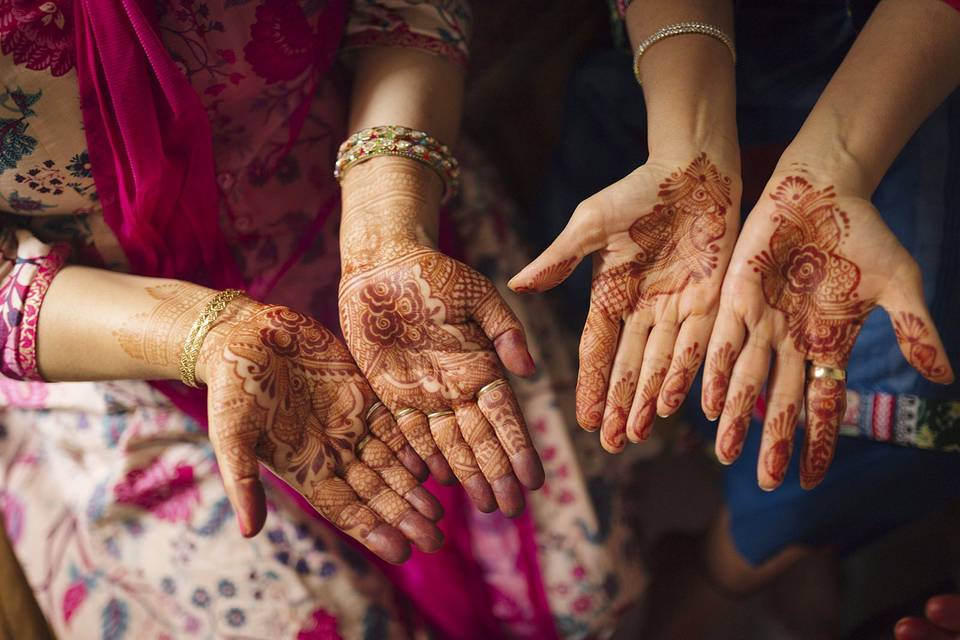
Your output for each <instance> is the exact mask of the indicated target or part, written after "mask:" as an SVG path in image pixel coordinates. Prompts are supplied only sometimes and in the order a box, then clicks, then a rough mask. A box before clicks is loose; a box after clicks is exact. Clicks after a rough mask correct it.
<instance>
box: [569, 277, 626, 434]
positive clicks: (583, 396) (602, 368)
mask: <svg viewBox="0 0 960 640" xmlns="http://www.w3.org/2000/svg"><path fill="white" fill-rule="evenodd" d="M596 291H597V290H596V289H594V293H596ZM618 322H619V321H613V320H611V319H610V318H609V317H607V316H605V315H604V314H602V313H598V312H595V311H594V310H591V312H590V314H589V315H588V316H587V322H586V324H585V325H584V327H583V335H582V336H581V338H580V371H579V373H578V374H577V422H578V423H579V424H580V426H581V427H583V428H584V429H589V430H591V431H592V430H594V429H596V428H597V427H599V426H600V421H601V420H602V419H603V407H604V401H605V399H606V394H607V379H608V378H609V376H610V361H611V360H612V359H613V355H614V353H615V352H616V349H617V334H618V331H617V329H618Z"/></svg>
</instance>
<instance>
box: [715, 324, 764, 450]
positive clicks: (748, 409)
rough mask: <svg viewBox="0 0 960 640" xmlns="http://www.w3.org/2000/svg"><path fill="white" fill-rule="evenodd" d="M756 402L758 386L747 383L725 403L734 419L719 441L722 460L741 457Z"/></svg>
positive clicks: (726, 408)
mask: <svg viewBox="0 0 960 640" xmlns="http://www.w3.org/2000/svg"><path fill="white" fill-rule="evenodd" d="M728 344H729V343H728ZM756 403H757V395H756V388H755V387H754V386H753V385H747V386H746V387H744V388H743V389H741V390H740V391H738V392H737V394H736V395H735V396H733V397H732V398H730V399H729V400H727V401H726V403H725V404H724V406H723V409H724V410H727V411H729V413H730V415H732V416H733V419H732V420H731V421H730V423H729V424H728V425H727V426H726V428H725V429H724V431H723V434H722V435H721V436H720V441H719V443H718V447H717V449H718V452H719V453H720V460H721V462H725V463H728V464H729V463H731V462H733V461H734V460H736V459H737V458H739V457H740V453H741V452H742V451H743V443H744V441H745V440H746V437H747V428H748V427H749V426H750V418H751V417H752V415H753V407H754V405H755V404H756Z"/></svg>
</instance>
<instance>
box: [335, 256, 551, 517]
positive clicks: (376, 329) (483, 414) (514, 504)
mask: <svg viewBox="0 0 960 640" xmlns="http://www.w3.org/2000/svg"><path fill="white" fill-rule="evenodd" d="M363 262H364V263H365V264H366V265H370V264H375V266H372V267H364V268H360V269H351V270H349V272H348V273H349V275H348V276H346V277H344V279H343V281H342V282H341V288H340V319H341V327H342V329H343V333H344V336H346V339H347V345H348V347H349V348H350V350H351V352H352V353H353V355H354V356H355V358H356V360H357V363H358V365H359V366H360V368H361V370H362V371H363V372H364V373H365V375H366V377H367V379H368V380H369V381H370V383H371V385H372V386H373V388H374V389H375V390H377V392H378V394H379V395H380V397H381V398H382V400H383V402H384V403H385V404H386V406H387V407H388V408H389V409H390V410H391V411H392V412H393V413H394V414H397V413H398V412H400V411H401V410H409V409H413V410H416V412H415V413H413V414H408V415H405V416H403V417H401V419H400V421H399V425H400V430H401V431H402V432H403V433H404V435H405V436H406V437H407V439H408V440H409V441H410V444H411V445H412V446H413V448H414V449H415V450H416V451H417V452H418V453H420V454H421V456H422V457H424V459H425V460H426V462H427V464H428V465H430V466H431V468H432V469H433V468H435V466H436V460H435V459H434V458H435V457H436V456H437V455H442V459H443V460H445V462H444V465H445V466H446V465H447V464H448V465H449V468H450V469H452V472H453V475H455V476H456V477H457V479H459V480H460V482H461V483H462V484H463V485H464V487H465V488H466V489H467V490H468V492H470V493H471V496H472V497H473V498H474V501H475V502H476V503H477V505H478V506H480V507H481V508H482V509H484V510H489V508H490V507H491V506H495V505H496V504H500V506H501V508H502V509H504V510H505V511H506V512H509V513H511V514H513V513H516V512H517V510H518V509H520V508H522V502H523V499H522V493H521V491H520V488H519V485H517V484H516V478H515V477H514V475H513V473H514V471H516V472H517V473H518V475H519V476H520V480H521V481H522V482H524V484H527V485H528V486H532V487H534V488H535V487H537V486H539V485H540V483H541V482H542V477H541V476H542V473H541V471H539V468H540V467H539V459H538V458H537V457H536V453H535V452H534V450H533V445H532V443H531V442H530V439H529V436H528V435H527V433H526V424H525V423H524V421H523V416H522V414H521V413H520V410H519V406H518V405H517V404H516V401H515V400H513V399H512V392H510V391H509V387H506V386H505V387H503V388H501V389H500V394H499V395H498V396H497V397H499V396H502V395H503V394H507V393H509V394H510V395H511V400H510V401H509V402H506V403H505V404H504V403H501V404H499V405H491V404H489V403H484V402H480V403H479V404H478V399H477V392H478V391H479V390H480V389H481V388H482V387H484V386H486V385H487V384H489V383H491V382H493V381H494V380H497V379H499V378H502V377H503V376H504V373H503V369H502V367H501V365H500V361H499V359H498V357H497V353H496V351H495V348H496V347H495V344H494V339H500V338H502V337H505V336H506V337H507V338H508V339H511V338H510V334H513V336H514V337H516V336H520V339H522V329H521V327H520V325H519V322H518V321H517V319H516V317H515V316H514V315H513V313H512V311H510V309H509V307H507V306H506V304H505V303H504V302H503V301H502V299H501V298H500V296H499V294H498V293H497V291H496V289H494V287H493V285H492V284H491V283H490V281H489V280H487V279H486V278H484V277H483V276H482V275H480V274H479V273H477V272H476V271H474V270H473V269H471V268H470V267H468V266H466V265H464V264H463V263H460V262H457V261H456V260H453V259H452V258H449V257H447V256H445V255H443V254H441V253H439V252H437V251H434V250H432V249H429V248H425V247H417V246H408V247H407V249H406V250H405V251H403V250H401V251H396V252H394V253H392V254H391V257H389V258H386V259H382V258H379V259H367V260H364V261H363ZM451 409H452V410H453V411H455V412H456V416H455V419H454V418H453V417H452V416H451V417H450V418H445V419H439V420H431V421H430V422H429V425H428V424H427V420H426V418H424V415H426V414H431V413H436V412H440V411H446V410H451ZM502 442H508V443H510V445H511V446H512V447H514V449H513V450H512V451H510V452H507V451H505V450H504V447H503V445H502V444H501V443H502ZM511 463H513V467H512V468H511ZM519 467H522V470H521V469H519ZM435 473H436V471H435ZM491 486H492V487H493V493H494V494H495V495H496V500H497V503H491V502H490V500H489V496H490V495H491V494H490V491H491V489H490V487H491Z"/></svg>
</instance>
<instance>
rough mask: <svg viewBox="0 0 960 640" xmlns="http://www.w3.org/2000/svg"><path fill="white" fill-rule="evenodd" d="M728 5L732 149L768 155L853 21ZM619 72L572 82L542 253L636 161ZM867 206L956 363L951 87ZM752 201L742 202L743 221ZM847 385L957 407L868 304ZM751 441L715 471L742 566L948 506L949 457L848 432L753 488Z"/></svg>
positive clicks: (955, 478) (807, 10) (637, 124)
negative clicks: (830, 448) (775, 485)
mask: <svg viewBox="0 0 960 640" xmlns="http://www.w3.org/2000/svg"><path fill="white" fill-rule="evenodd" d="M774 5H775V6H774ZM737 6H738V13H737V38H736V39H737V45H738V67H737V83H738V109H737V119H738V125H739V133H740V140H741V146H742V148H743V149H744V151H745V152H747V151H749V150H750V149H756V148H761V149H763V148H767V149H772V150H775V151H779V150H780V149H782V148H783V147H784V146H785V145H786V144H788V143H789V141H790V140H791V139H792V138H793V136H794V135H795V134H796V132H797V131H798V130H799V128H800V126H801V124H802V123H803V120H804V118H806V116H807V114H808V113H809V110H810V109H811V108H812V106H813V104H814V102H815V101H816V99H817V97H818V96H819V95H820V92H821V91H822V90H823V88H824V87H825V86H826V83H827V82H828V81H829V78H830V76H831V75H832V73H833V71H834V70H835V69H836V67H837V66H838V65H839V63H840V61H841V60H842V59H843V56H844V55H845V53H846V51H847V49H848V48H849V46H850V44H851V43H852V42H853V39H854V37H855V36H856V33H857V27H858V25H860V24H862V22H863V20H865V18H866V15H858V14H857V12H856V11H854V10H851V9H850V8H849V7H848V6H847V5H846V4H845V3H835V4H834V5H832V6H831V5H829V4H826V5H825V4H824V3H814V2H798V3H791V5H789V6H786V5H783V4H781V3H752V2H751V3H747V2H739V3H738V5H737ZM630 66H631V65H630V58H629V56H628V55H626V54H625V53H624V52H621V51H617V50H615V49H613V48H611V49H609V50H602V51H596V52H593V53H591V54H590V55H588V56H587V57H585V58H584V60H583V61H582V62H581V64H580V65H579V67H578V69H577V70H576V72H575V74H574V75H573V77H572V79H571V83H570V86H569V89H568V92H567V102H566V105H565V118H564V123H563V132H562V135H561V138H560V142H559V146H558V148H557V151H556V153H555V155H554V157H553V160H552V164H551V166H550V169H549V171H548V175H547V178H546V180H545V183H544V187H543V192H542V198H541V201H540V206H539V207H538V210H537V211H536V212H534V216H533V217H532V219H531V224H530V228H529V230H528V233H529V235H528V237H532V238H534V239H535V241H536V242H537V243H538V244H539V245H540V246H541V247H546V246H547V245H548V244H549V243H550V242H551V241H552V240H553V238H554V237H555V236H556V235H557V234H558V233H559V232H560V230H561V229H562V228H563V226H564V225H565V224H566V221H567V219H568V218H569V216H570V214H571V212H572V211H573V210H574V208H575V207H576V206H577V204H578V203H579V202H580V201H581V200H583V199H585V198H587V197H589V196H590V195H592V194H593V193H596V192H597V191H599V190H600V189H602V188H604V187H606V186H608V185H609V184H611V183H613V182H614V181H616V180H619V179H620V178H622V177H623V176H625V175H626V174H627V173H629V172H630V171H632V170H633V169H634V168H636V167H637V166H639V165H641V164H642V163H643V162H644V161H645V159H646V158H645V154H646V142H645V133H644V132H645V127H646V115H645V113H644V109H643V95H642V92H641V90H640V88H639V87H638V86H637V84H636V82H635V81H634V79H633V77H632V73H631V69H630ZM585 149H589V152H588V153H585V152H584V150H585ZM751 170H754V171H755V170H756V168H755V167H750V166H747V165H745V166H744V182H745V183H749V182H750V180H751V179H753V180H760V181H765V180H766V177H767V176H766V175H762V176H761V175H753V176H751V175H749V172H750V171H751ZM873 200H874V203H875V204H876V206H877V207H878V209H879V210H880V212H881V215H882V216H883V217H884V219H885V220H886V222H887V223H888V224H889V225H890V227H891V229H892V230H893V232H894V233H895V234H896V235H897V237H898V238H899V239H900V241H901V242H902V243H903V244H904V246H905V247H906V248H907V249H908V250H909V251H910V252H911V254H913V256H914V258H916V259H917V261H918V263H919V264H920V268H921V270H922V272H923V278H924V287H925V295H926V299H927V302H928V304H929V305H930V308H931V312H932V314H933V316H934V320H935V322H936V324H937V326H938V327H939V329H940V330H941V335H942V337H943V339H944V343H945V347H946V349H947V353H948V355H949V356H950V359H951V361H952V362H953V363H954V364H955V365H960V250H958V241H960V92H957V93H956V94H954V95H953V96H952V97H951V98H950V99H948V100H947V101H946V102H945V103H944V104H943V105H942V106H941V107H940V108H939V109H938V110H937V111H936V112H935V113H934V114H933V115H932V116H931V117H930V118H929V119H928V120H927V121H926V122H925V123H924V125H923V126H922V127H921V129H920V130H919V131H918V132H917V134H916V135H915V136H914V137H913V139H912V140H911V141H910V142H909V143H908V145H907V146H906V148H905V149H904V150H903V152H902V153H901V154H900V156H899V157H898V158H897V160H896V162H895V163H894V165H893V166H892V167H891V169H890V171H889V172H888V174H887V176H886V177H885V178H884V180H883V182H882V183H881V185H880V187H879V188H878V189H877V191H876V193H875V195H874V198H873ZM753 204H754V203H753V202H744V203H743V215H744V216H745V215H746V214H747V213H748V212H749V210H750V208H751V207H752V206H753ZM589 262H590V261H589V260H587V261H584V264H583V265H581V266H580V267H579V268H578V270H577V272H575V273H574V275H573V276H572V277H571V278H570V280H569V281H568V282H567V283H565V284H564V285H562V286H561V287H560V288H558V291H557V293H555V294H552V298H553V300H554V302H555V303H556V304H558V305H560V306H561V307H562V310H563V312H564V313H563V317H564V318H566V319H568V320H569V321H570V322H571V329H572V330H575V331H579V330H580V329H581V327H582V321H583V319H584V317H585V315H586V308H587V302H588V298H589V288H590V265H589ZM848 383H849V384H848V386H849V388H850V389H853V390H858V391H861V392H885V393H892V394H903V393H910V394H916V395H918V396H922V397H927V398H940V399H952V400H958V399H960V383H955V384H953V385H951V386H949V387H944V386H941V385H934V384H932V383H929V382H927V381H926V380H924V379H923V378H922V377H921V376H919V375H918V374H917V373H916V372H915V371H914V370H913V369H912V368H911V367H910V366H909V365H908V364H907V363H906V362H905V361H904V359H903V357H902V355H901V354H900V350H899V348H898V347H897V344H896V341H895V339H894V335H893V330H892V328H891V326H890V321H889V319H888V317H887V315H886V313H885V312H883V311H882V310H879V309H878V310H876V311H874V312H873V313H872V314H871V315H870V316H869V317H868V319H867V321H866V323H865V325H864V327H863V331H862V332H861V334H860V337H859V339H858V341H857V343H856V346H855V348H854V350H853V354H852V357H851V362H850V367H849V372H848ZM699 395H700V390H699V380H698V382H697V386H696V387H695V388H694V389H693V390H692V391H691V394H690V397H691V398H693V399H694V401H693V402H688V403H687V409H688V415H689V417H690V418H691V419H693V420H694V422H698V421H699V423H700V424H701V426H702V428H703V429H704V433H705V435H707V436H708V437H709V438H711V439H712V438H713V436H714V433H715V425H713V424H711V423H707V422H706V421H705V420H704V419H703V416H702V414H701V412H700V410H699V402H698V400H699ZM759 436H760V427H759V425H757V424H754V425H752V427H751V430H750V434H749V439H748V441H747V444H746V446H745V449H744V452H743V454H742V456H741V458H740V460H739V461H738V462H737V463H736V464H734V465H732V466H731V467H730V468H728V469H727V470H726V471H725V489H726V499H727V506H728V507H729V509H730V513H731V518H732V525H731V526H732V533H733V537H734V540H735V544H736V546H737V548H738V549H739V551H740V552H741V554H742V555H743V556H744V557H745V558H746V559H748V560H749V561H750V562H753V563H759V562H762V561H763V560H765V559H767V558H769V557H770V556H771V555H773V554H775V553H776V552H778V551H780V550H781V549H783V548H784V547H786V546H788V545H790V544H794V543H805V544H812V545H832V546H835V547H837V548H841V549H848V548H850V547H852V546H854V545H856V544H859V543H862V542H863V541H865V540H867V539H869V538H870V537H872V536H875V535H878V534H880V533H883V532H885V531H888V530H889V529H890V528H892V527H894V526H897V525H899V524H902V523H905V522H908V521H910V520H911V519H914V518H917V517H919V516H921V515H922V514H924V513H927V512H929V511H931V510H933V509H937V508H939V507H942V506H943V505H944V504H945V503H946V502H948V501H951V500H954V499H957V498H960V456H958V455H957V454H945V453H935V452H928V451H921V450H917V449H908V448H903V447H897V446H893V445H887V444H882V443H877V442H873V441H869V440H862V439H858V438H841V439H840V444H839V446H838V451H837V455H836V458H835V461H834V463H833V466H832V467H831V469H830V471H829V472H828V474H827V476H826V479H825V481H824V482H823V484H821V485H820V487H818V488H817V489H815V490H813V491H803V490H802V489H801V488H800V486H799V481H798V478H797V464H798V461H797V456H796V454H795V455H794V459H793V460H792V463H791V464H792V466H791V468H790V471H789V473H788V476H787V480H786V482H785V483H784V485H783V486H782V487H781V488H780V489H778V490H777V491H775V492H772V493H764V492H763V491H761V490H760V489H759V488H758V487H757V482H756V464H757V462H756V461H757V455H758V448H759ZM800 437H802V432H800ZM796 450H797V451H799V450H800V442H799V440H798V443H797V447H796Z"/></svg>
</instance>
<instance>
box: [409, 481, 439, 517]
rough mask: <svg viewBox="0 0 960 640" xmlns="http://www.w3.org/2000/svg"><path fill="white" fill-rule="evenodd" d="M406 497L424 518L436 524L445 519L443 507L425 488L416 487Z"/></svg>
mask: <svg viewBox="0 0 960 640" xmlns="http://www.w3.org/2000/svg"><path fill="white" fill-rule="evenodd" d="M404 497H405V498H406V499H407V501H408V502H409V503H410V504H412V505H413V508H414V509H416V510H417V511H419V512H420V513H421V514H422V515H423V516H424V517H427V518H430V519H431V520H433V521H434V522H436V521H437V520H439V519H440V518H442V517H443V506H441V504H440V502H439V501H438V500H437V499H436V498H435V497H434V496H433V494H432V493H430V492H429V491H427V490H426V489H424V488H423V487H414V488H413V489H411V490H410V491H409V492H408V493H407V495H406V496H404Z"/></svg>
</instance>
